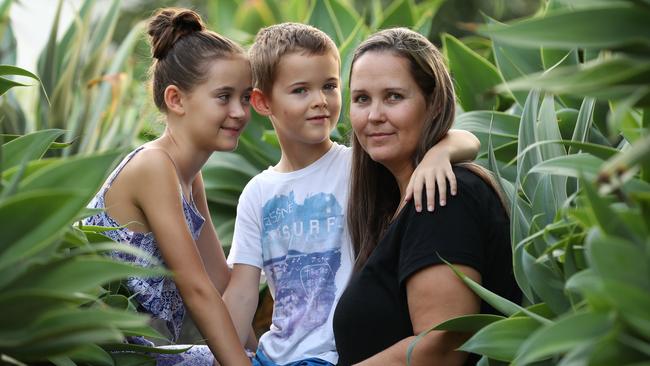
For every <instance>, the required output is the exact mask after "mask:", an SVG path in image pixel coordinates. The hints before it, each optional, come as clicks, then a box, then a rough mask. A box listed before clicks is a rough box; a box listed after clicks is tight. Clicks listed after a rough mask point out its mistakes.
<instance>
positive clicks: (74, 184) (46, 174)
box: [19, 152, 121, 198]
mask: <svg viewBox="0 0 650 366" xmlns="http://www.w3.org/2000/svg"><path fill="white" fill-rule="evenodd" d="M120 155H121V153H119V152H109V153H104V154H98V155H91V156H87V157H78V158H72V159H66V160H61V161H59V162H57V163H54V164H49V165H47V166H46V167H44V168H42V169H40V170H39V171H38V172H36V173H34V174H32V175H30V176H29V177H28V178H26V179H25V180H24V181H23V182H22V183H21V185H20V186H19V192H27V191H31V190H37V189H48V188H59V187H60V188H69V189H76V190H78V192H79V193H81V192H86V193H87V194H90V195H92V194H94V193H95V192H96V191H97V190H98V189H99V187H100V185H101V184H102V182H103V181H104V178H106V176H107V175H108V173H109V172H110V168H111V166H112V165H113V163H114V162H115V160H116V159H117V158H118V157H119V156H120ZM79 172H84V173H83V174H79ZM88 198H90V197H88Z"/></svg>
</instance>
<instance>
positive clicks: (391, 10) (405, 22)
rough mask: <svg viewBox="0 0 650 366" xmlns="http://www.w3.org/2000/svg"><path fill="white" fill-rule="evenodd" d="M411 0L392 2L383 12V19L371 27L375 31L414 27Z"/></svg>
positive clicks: (413, 8) (394, 0)
mask: <svg viewBox="0 0 650 366" xmlns="http://www.w3.org/2000/svg"><path fill="white" fill-rule="evenodd" d="M414 10H415V5H414V3H413V0H393V1H392V2H391V3H390V4H389V5H388V7H387V8H386V9H385V10H384V12H383V19H381V22H380V23H379V24H376V25H375V26H373V28H375V29H386V28H391V27H407V28H410V27H412V26H413V25H415V14H413V12H414Z"/></svg>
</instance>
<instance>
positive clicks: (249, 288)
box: [223, 264, 261, 345]
mask: <svg viewBox="0 0 650 366" xmlns="http://www.w3.org/2000/svg"><path fill="white" fill-rule="evenodd" d="M260 272H261V270H260V269H259V268H257V267H255V266H250V265H247V264H235V265H234V267H233V269H232V273H231V274H230V282H229V283H228V287H227V288H226V291H225V293H224V295H223V300H224V302H225V303H226V306H227V307H228V311H229V312H230V316H231V318H232V321H233V323H234V325H235V329H236V330H237V335H238V336H239V341H240V342H241V344H242V345H246V344H247V341H248V340H249V335H250V332H251V324H252V322H253V317H254V316H255V309H257V303H258V301H259V285H260Z"/></svg>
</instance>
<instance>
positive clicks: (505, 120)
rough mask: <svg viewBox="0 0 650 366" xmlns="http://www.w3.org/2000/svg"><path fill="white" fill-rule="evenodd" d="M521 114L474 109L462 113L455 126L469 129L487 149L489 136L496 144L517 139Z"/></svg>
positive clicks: (483, 147)
mask: <svg viewBox="0 0 650 366" xmlns="http://www.w3.org/2000/svg"><path fill="white" fill-rule="evenodd" d="M519 119H520V118H519V116H515V115H512V114H507V113H503V112H489V111H472V112H466V113H461V114H460V115H458V116H457V117H456V119H455V121H454V128H457V129H461V130H465V131H469V132H471V133H473V134H474V135H477V137H478V138H479V140H481V147H482V150H483V149H486V146H487V139H488V136H489V137H490V138H492V144H493V145H494V146H500V145H502V144H504V143H507V142H511V141H515V140H516V139H517V134H518V130H519Z"/></svg>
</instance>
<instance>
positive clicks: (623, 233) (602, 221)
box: [582, 182, 638, 241]
mask: <svg viewBox="0 0 650 366" xmlns="http://www.w3.org/2000/svg"><path fill="white" fill-rule="evenodd" d="M582 187H583V188H584V192H585V193H586V197H587V203H588V206H587V207H588V209H589V213H590V214H591V215H592V217H593V218H594V219H595V223H596V225H598V226H600V228H602V230H603V232H604V233H605V234H606V235H612V236H620V237H622V238H625V239H628V240H631V241H636V240H638V239H637V238H636V235H635V234H634V230H631V229H630V228H629V227H628V223H627V222H625V221H624V220H623V219H622V215H620V214H617V213H616V212H615V211H614V210H613V209H612V207H610V206H609V204H608V202H607V201H606V200H605V199H604V198H603V197H600V196H599V195H598V193H597V192H596V190H595V187H594V186H593V185H592V184H591V183H589V182H585V184H583V185H582Z"/></svg>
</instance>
